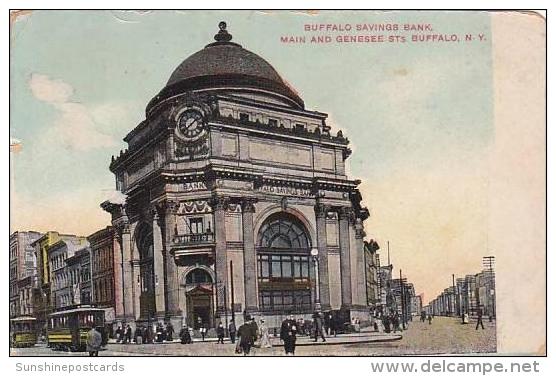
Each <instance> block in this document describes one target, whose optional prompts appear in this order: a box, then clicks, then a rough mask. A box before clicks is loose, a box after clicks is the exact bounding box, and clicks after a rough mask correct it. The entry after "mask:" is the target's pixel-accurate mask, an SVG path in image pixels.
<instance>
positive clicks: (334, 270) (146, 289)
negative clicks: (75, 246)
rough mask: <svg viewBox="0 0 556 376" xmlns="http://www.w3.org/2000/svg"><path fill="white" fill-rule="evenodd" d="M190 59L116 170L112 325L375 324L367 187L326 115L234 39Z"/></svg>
mask: <svg viewBox="0 0 556 376" xmlns="http://www.w3.org/2000/svg"><path fill="white" fill-rule="evenodd" d="M214 39H215V42H213V43H210V44H208V45H207V46H206V47H205V48H203V49H202V50H200V51H198V52H196V53H194V54H193V55H191V56H189V57H188V58H187V59H185V60H184V61H183V62H182V63H181V64H180V65H179V66H178V67H177V68H176V69H175V70H174V72H173V73H172V74H171V76H170V78H169V80H168V82H167V84H166V86H165V87H164V88H163V89H162V90H161V91H160V92H159V93H158V95H156V96H155V97H154V98H153V99H152V100H151V101H150V102H149V104H148V105H147V108H146V118H145V120H144V121H142V122H141V123H140V124H139V125H138V126H137V127H135V129H133V130H132V131H131V132H129V134H128V135H127V136H126V137H125V138H124V140H125V141H126V142H127V144H128V149H127V150H125V151H123V152H121V153H120V155H119V156H117V157H113V158H112V162H111V164H110V170H111V171H112V172H113V173H114V175H115V178H116V187H117V189H118V190H119V191H121V192H122V193H123V194H125V196H126V200H125V203H122V202H120V203H114V202H108V201H107V202H104V203H103V204H102V207H103V208H104V209H105V210H107V211H108V212H110V213H111V215H112V224H113V226H114V227H115V228H116V229H117V233H118V242H117V243H118V247H116V249H115V251H114V257H115V264H116V265H122V267H121V268H116V269H117V270H116V272H115V281H116V289H117V290H119V292H117V293H116V296H117V297H118V296H119V297H120V298H116V307H115V312H116V322H117V324H118V323H124V322H125V323H130V324H131V325H132V326H135V325H143V324H144V323H148V322H155V321H166V322H168V321H171V322H172V323H173V325H174V327H175V328H178V327H180V326H181V325H182V324H183V323H185V322H187V323H188V324H189V325H190V326H193V327H198V326H199V325H201V324H203V325H206V326H209V327H214V325H215V324H218V322H219V321H222V322H223V323H224V322H225V321H229V320H231V319H232V318H235V320H236V322H237V323H238V324H240V323H241V322H242V321H243V317H244V315H245V314H250V315H255V316H257V317H264V318H265V319H266V322H267V323H268V325H269V327H271V328H272V327H276V326H279V324H280V322H281V320H283V319H284V317H285V315H288V314H290V313H291V314H295V315H296V316H298V317H300V316H304V317H305V318H309V317H310V316H311V314H312V313H313V312H314V311H315V310H322V311H329V310H338V311H340V312H342V314H344V315H351V316H352V317H358V318H359V319H361V320H362V321H365V319H366V318H368V307H367V306H366V303H367V298H366V281H365V261H364V240H363V238H364V235H365V234H364V232H363V221H364V220H365V219H366V218H367V217H368V216H369V213H368V210H367V209H366V208H364V207H362V206H361V205H360V202H361V195H360V193H359V191H358V189H357V186H358V184H359V183H360V182H359V181H357V180H351V179H350V178H349V177H348V176H346V169H345V163H346V160H347V158H348V157H349V155H350V153H351V151H350V149H349V148H348V140H347V139H346V138H345V137H343V135H342V133H341V132H340V131H338V132H337V134H336V135H333V134H331V132H330V131H331V130H330V127H329V126H328V125H327V124H326V118H327V115H326V114H324V113H321V112H317V111H310V110H307V109H306V108H305V104H304V102H303V100H302V99H301V97H300V95H299V94H298V93H297V92H296V91H295V90H294V89H293V88H292V87H291V86H290V85H288V83H287V82H286V81H285V80H284V79H283V78H282V77H281V76H280V75H279V74H278V72H276V70H275V69H274V68H273V67H272V65H271V64H270V63H269V62H267V61H266V60H265V59H263V58H262V57H260V56H259V55H257V54H255V53H253V52H251V51H248V50H246V49H244V48H243V47H242V46H241V45H240V44H237V43H235V42H234V41H232V35H231V34H230V33H228V31H227V30H226V24H225V23H224V22H221V23H220V25H219V31H218V33H217V34H216V35H215V37H214Z"/></svg>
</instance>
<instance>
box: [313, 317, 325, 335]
mask: <svg viewBox="0 0 556 376" xmlns="http://www.w3.org/2000/svg"><path fill="white" fill-rule="evenodd" d="M313 333H314V334H315V342H317V341H318V339H319V336H320V337H321V338H322V342H326V338H324V328H323V324H322V317H321V315H320V312H318V311H315V313H313Z"/></svg>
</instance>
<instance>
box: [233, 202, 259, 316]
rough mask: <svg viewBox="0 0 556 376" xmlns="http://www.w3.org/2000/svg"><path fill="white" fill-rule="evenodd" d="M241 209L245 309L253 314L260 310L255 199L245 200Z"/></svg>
mask: <svg viewBox="0 0 556 376" xmlns="http://www.w3.org/2000/svg"><path fill="white" fill-rule="evenodd" d="M241 209H242V210H241V216H242V223H243V276H244V277H243V278H244V289H245V309H246V310H247V312H249V313H251V312H257V311H258V310H259V304H258V302H259V299H258V295H257V255H256V253H255V234H254V229H253V213H254V212H255V201H254V200H253V199H245V200H244V201H243V202H242V205H241ZM232 278H233V277H232Z"/></svg>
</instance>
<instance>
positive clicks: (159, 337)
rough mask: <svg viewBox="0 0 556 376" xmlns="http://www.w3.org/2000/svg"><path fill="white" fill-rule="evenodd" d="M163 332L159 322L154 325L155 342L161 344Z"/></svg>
mask: <svg viewBox="0 0 556 376" xmlns="http://www.w3.org/2000/svg"><path fill="white" fill-rule="evenodd" d="M163 331H164V328H163V327H162V323H160V322H159V323H158V324H156V342H158V343H161V342H162V341H163V340H164V338H163Z"/></svg>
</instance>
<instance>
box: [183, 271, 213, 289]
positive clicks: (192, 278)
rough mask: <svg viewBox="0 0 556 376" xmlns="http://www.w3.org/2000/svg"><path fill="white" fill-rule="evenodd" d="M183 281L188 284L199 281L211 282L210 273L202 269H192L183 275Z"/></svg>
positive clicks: (198, 282) (195, 283)
mask: <svg viewBox="0 0 556 376" xmlns="http://www.w3.org/2000/svg"><path fill="white" fill-rule="evenodd" d="M185 283H186V284H188V285H193V284H194V285H197V284H200V283H212V278H211V276H210V274H209V273H208V272H207V271H206V270H203V269H200V268H197V269H193V270H192V271H190V272H189V273H187V275H186V276H185Z"/></svg>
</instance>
